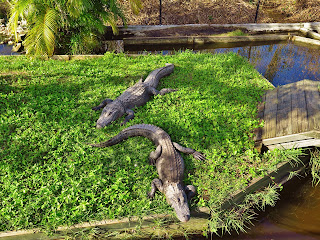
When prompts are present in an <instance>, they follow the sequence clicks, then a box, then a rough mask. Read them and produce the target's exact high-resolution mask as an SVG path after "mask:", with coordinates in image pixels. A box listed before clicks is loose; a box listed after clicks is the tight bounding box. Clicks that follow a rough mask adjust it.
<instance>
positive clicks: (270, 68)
mask: <svg viewBox="0 0 320 240" xmlns="http://www.w3.org/2000/svg"><path fill="white" fill-rule="evenodd" d="M212 47H213V46H212ZM197 51H200V52H210V53H213V54H215V53H225V52H230V51H232V52H236V53H238V54H239V55H241V56H243V57H246V58H248V60H249V61H250V63H251V64H253V65H254V66H255V68H256V69H257V70H258V71H259V72H260V73H261V74H262V75H263V76H264V77H265V78H267V79H268V80H269V81H270V82H271V83H272V84H273V85H274V86H280V85H284V84H287V83H292V82H297V81H300V80H303V79H310V80H315V81H320V49H311V48H308V47H304V46H297V45H294V44H292V43H283V44H271V45H259V46H240V47H231V48H216V49H214V48H212V49H210V45H208V46H207V49H202V50H197ZM151 52H155V51H151ZM156 52H157V53H162V54H172V53H174V51H173V50H162V51H156ZM132 53H142V54H143V51H132Z"/></svg>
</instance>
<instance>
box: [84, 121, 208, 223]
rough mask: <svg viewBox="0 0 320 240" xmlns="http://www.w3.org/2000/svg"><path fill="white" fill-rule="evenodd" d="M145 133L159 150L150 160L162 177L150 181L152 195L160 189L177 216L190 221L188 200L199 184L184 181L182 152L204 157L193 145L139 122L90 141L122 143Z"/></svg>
mask: <svg viewBox="0 0 320 240" xmlns="http://www.w3.org/2000/svg"><path fill="white" fill-rule="evenodd" d="M135 136H143V137H146V138H148V139H150V140H151V141H152V142H153V143H154V144H155V145H156V150H154V151H152V152H151V153H150V155H149V160H150V163H151V164H153V165H155V166H156V168H157V171H158V175H159V178H156V179H154V180H153V181H152V182H151V191H150V192H149V193H148V196H149V197H150V198H153V197H154V196H155V192H156V191H157V190H159V191H160V192H161V193H163V194H164V195H165V196H166V199H167V202H168V203H169V204H170V205H171V206H172V207H173V209H174V210H175V212H176V215H177V217H178V219H179V220H180V221H181V222H187V221H188V220H189V219H190V209H189V205H188V200H190V199H191V198H192V197H193V196H194V195H195V194H196V188H195V187H194V186H192V185H187V186H185V185H184V183H183V173H184V161H183V158H182V157H181V155H180V153H179V152H183V153H187V154H192V155H193V157H194V158H196V159H198V160H205V157H204V156H203V155H202V154H201V153H200V152H197V151H196V150H194V149H192V148H186V147H183V146H181V145H179V144H178V143H175V142H172V141H171V138H170V136H169V135H168V134H167V133H166V132H165V131H164V130H163V129H161V128H159V127H157V126H154V125H150V124H137V125H133V126H131V127H128V128H126V129H124V130H122V131H121V132H120V133H119V134H118V135H116V136H114V137H113V138H111V139H109V140H108V141H106V142H102V143H99V144H90V145H91V146H93V147H108V146H112V145H115V144H117V143H120V142H121V141H123V140H126V139H128V138H130V137H135Z"/></svg>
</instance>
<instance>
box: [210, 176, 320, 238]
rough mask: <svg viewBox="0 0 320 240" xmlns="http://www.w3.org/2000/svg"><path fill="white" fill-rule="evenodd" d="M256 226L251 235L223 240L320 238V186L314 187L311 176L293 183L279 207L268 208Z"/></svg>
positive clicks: (283, 193) (287, 187)
mask: <svg viewBox="0 0 320 240" xmlns="http://www.w3.org/2000/svg"><path fill="white" fill-rule="evenodd" d="M254 224H255V226H252V227H251V229H250V230H249V231H248V233H247V234H240V235H237V234H235V235H232V236H225V237H223V238H222V239H223V240H226V239H246V240H249V239H250V240H262V239H270V240H271V239H274V240H286V239H288V240H289V239H297V240H298V239H299V240H316V239H320V186H319V185H318V186H313V185H312V182H311V179H310V178H309V177H308V178H302V179H294V180H292V181H291V182H289V183H287V185H285V187H284V189H283V190H282V191H281V196H280V200H279V201H278V202H277V204H276V206H275V207H273V208H271V207H269V208H267V209H266V210H265V212H263V213H261V214H260V216H259V219H258V221H256V222H255V223H254ZM216 239H219V238H216Z"/></svg>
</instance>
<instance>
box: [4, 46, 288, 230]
mask: <svg viewBox="0 0 320 240" xmlns="http://www.w3.org/2000/svg"><path fill="white" fill-rule="evenodd" d="M168 62H169V63H173V64H175V70H174V73H173V74H171V75H170V76H168V77H166V78H164V79H162V80H161V84H160V86H159V87H158V89H160V88H163V87H168V88H175V89H178V91H177V92H174V93H170V94H167V95H165V96H156V97H154V98H153V99H152V100H151V101H149V102H148V103H147V104H146V105H145V106H142V107H139V108H138V109H135V113H136V114H135V115H136V116H135V118H134V120H132V121H130V122H129V123H128V124H127V125H126V126H124V127H122V126H120V125H119V123H121V122H122V120H123V119H120V120H119V121H117V122H115V123H114V124H112V125H111V126H108V127H106V128H104V129H96V128H95V122H96V120H97V119H98V117H99V114H100V112H94V111H92V110H91V107H93V106H95V105H97V104H99V103H100V102H101V101H102V100H103V99H105V98H106V97H110V98H113V99H114V98H116V97H117V96H118V95H120V94H121V93H122V92H123V91H124V90H125V89H126V88H128V87H129V86H131V85H133V84H134V83H135V82H136V81H137V80H138V79H139V78H140V77H141V76H144V77H146V76H147V75H148V73H149V72H150V71H152V70H154V69H156V68H158V67H162V66H164V65H165V63H168ZM268 88H270V85H269V83H268V82H267V81H266V80H265V79H263V77H261V76H260V74H259V73H258V72H257V71H255V69H254V68H253V67H252V66H251V65H250V64H249V63H248V62H247V61H246V60H245V59H243V58H241V57H239V56H238V55H236V54H233V53H230V54H215V55H212V54H194V53H192V52H191V51H186V52H183V53H177V54H175V55H172V56H162V55H144V56H139V57H129V56H126V55H115V54H111V53H110V54H106V55H105V56H104V57H102V58H99V59H90V60H81V61H80V60H79V61H67V62H62V61H54V60H48V61H41V60H36V59H34V60H30V59H28V58H25V57H23V56H20V57H1V58H0V123H1V124H0V159H1V160H0V189H1V190H0V223H1V224H0V231H5V230H14V229H28V228H34V227H40V228H44V229H54V228H56V227H58V226H60V225H71V224H74V223H79V222H84V221H90V220H102V219H113V218H120V217H127V216H144V215H147V214H154V213H168V212H172V210H171V208H170V207H169V206H168V205H167V203H166V201H165V198H164V196H162V195H160V194H157V195H156V198H155V199H154V200H153V201H151V200H149V199H148V198H147V195H146V193H147V191H148V190H149V189H150V183H151V180H152V179H153V178H155V177H156V176H157V173H156V169H155V168H154V167H153V166H149V165H148V161H147V156H148V155H149V153H150V152H151V151H153V150H154V146H153V144H152V143H151V142H150V141H149V140H147V139H145V138H142V137H136V138H132V139H129V140H127V141H125V142H123V143H121V144H118V145H115V146H112V147H109V148H103V149H97V148H92V147H90V146H88V145H87V143H95V142H101V141H104V140H106V139H108V138H110V137H112V136H114V135H116V134H117V133H118V132H119V131H120V130H122V129H124V128H125V127H128V126H130V125H134V124H137V123H148V124H154V125H157V126H159V127H161V128H163V129H164V130H165V131H167V132H168V133H169V135H170V136H171V138H172V139H173V141H175V142H179V143H180V144H182V145H184V146H186V147H192V148H194V149H197V150H198V151H201V152H203V153H204V154H205V155H206V157H207V159H208V160H207V161H204V162H200V161H197V160H195V159H193V158H192V157H190V156H186V155H184V156H183V157H184V159H185V162H186V171H185V183H186V184H189V183H192V184H194V185H195V186H196V187H197V189H198V196H197V197H196V198H195V199H194V200H193V201H192V203H191V207H192V208H195V207H200V206H207V207H209V208H210V209H218V208H219V206H220V205H221V204H222V203H223V201H224V200H226V199H227V198H228V197H229V196H230V194H231V193H233V192H235V191H237V190H239V189H242V188H244V187H245V186H246V185H247V184H248V183H249V182H250V180H251V179H252V178H254V177H257V176H262V175H264V174H265V173H266V171H267V170H270V169H272V168H274V166H275V165H276V164H277V163H279V162H280V161H283V160H285V159H287V157H288V152H282V151H274V152H268V153H267V154H264V155H259V154H258V153H257V152H256V151H255V150H254V143H253V140H252V136H253V133H252V131H253V130H254V129H255V128H257V127H258V126H259V121H258V119H256V105H257V102H258V101H259V100H260V97H261V95H262V94H263V92H264V90H266V89H268ZM289 155H290V154H289ZM219 218H220V216H216V215H215V216H212V220H211V221H216V223H217V222H218V219H219ZM219 224H220V225H219V226H222V225H221V224H222V223H221V221H220V220H219ZM225 224H228V223H225ZM211 226H216V225H215V224H212V225H211ZM213 230H215V229H214V227H213Z"/></svg>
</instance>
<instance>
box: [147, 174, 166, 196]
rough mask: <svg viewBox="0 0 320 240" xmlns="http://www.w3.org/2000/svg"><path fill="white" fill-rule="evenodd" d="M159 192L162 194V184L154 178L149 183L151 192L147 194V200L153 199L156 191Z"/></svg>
mask: <svg viewBox="0 0 320 240" xmlns="http://www.w3.org/2000/svg"><path fill="white" fill-rule="evenodd" d="M157 190H159V191H160V192H162V193H163V184H162V181H161V180H160V179H159V178H155V179H153V180H152V182H151V191H150V192H149V193H148V197H149V198H151V199H152V198H154V195H155V193H156V191H157Z"/></svg>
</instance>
